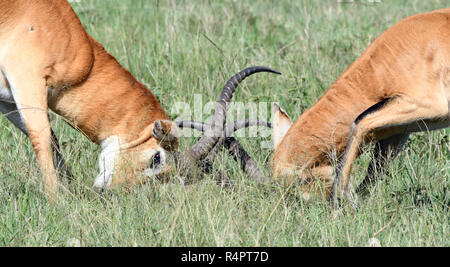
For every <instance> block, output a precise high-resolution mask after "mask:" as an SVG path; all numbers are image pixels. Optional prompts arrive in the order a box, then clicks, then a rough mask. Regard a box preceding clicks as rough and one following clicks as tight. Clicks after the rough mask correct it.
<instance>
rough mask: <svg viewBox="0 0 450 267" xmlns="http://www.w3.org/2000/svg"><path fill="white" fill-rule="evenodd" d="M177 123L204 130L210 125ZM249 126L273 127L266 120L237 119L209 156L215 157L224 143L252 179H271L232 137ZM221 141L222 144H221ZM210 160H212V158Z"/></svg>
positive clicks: (259, 180) (180, 125) (187, 122)
mask: <svg viewBox="0 0 450 267" xmlns="http://www.w3.org/2000/svg"><path fill="white" fill-rule="evenodd" d="M175 123H176V124H177V126H178V127H187V128H193V129H195V130H198V131H204V130H205V129H208V127H209V124H207V123H203V122H198V121H178V122H175ZM248 126H266V127H269V128H272V124H271V123H269V122H265V121H259V120H248V119H247V120H242V121H235V122H234V123H232V124H229V125H227V129H226V138H224V139H223V140H222V141H218V143H217V144H216V146H215V147H214V148H213V150H212V151H211V152H210V155H208V157H210V156H211V157H214V156H215V154H217V151H214V150H218V149H219V148H218V146H217V145H219V146H221V145H223V146H224V147H225V148H226V149H227V150H228V152H229V153H230V155H231V156H232V157H233V158H234V160H235V161H237V162H239V163H240V164H241V167H242V170H243V171H244V172H245V173H246V174H247V175H248V176H249V177H250V179H252V180H253V181H255V182H267V181H270V179H269V178H268V177H267V176H265V175H264V174H263V173H262V172H261V170H260V169H259V168H258V165H257V164H256V162H255V161H254V160H253V159H252V158H251V157H250V155H249V154H248V153H247V151H245V149H244V148H243V147H242V145H241V144H240V143H239V142H238V141H237V140H236V139H235V138H234V137H231V135H232V134H233V132H234V131H237V130H239V129H242V128H245V127H248ZM219 142H220V143H221V144H219ZM209 160H210V161H211V159H209Z"/></svg>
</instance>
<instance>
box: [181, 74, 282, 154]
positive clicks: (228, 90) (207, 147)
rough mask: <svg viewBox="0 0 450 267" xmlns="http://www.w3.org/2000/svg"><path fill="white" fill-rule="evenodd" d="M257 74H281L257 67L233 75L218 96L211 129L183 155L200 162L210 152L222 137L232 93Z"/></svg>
mask: <svg viewBox="0 0 450 267" xmlns="http://www.w3.org/2000/svg"><path fill="white" fill-rule="evenodd" d="M258 72H271V73H276V74H281V73H280V72H278V71H276V70H273V69H271V68H268V67H262V66H257V67H250V68H246V69H244V70H242V71H240V72H239V73H237V74H236V75H234V76H233V77H232V78H231V79H230V80H228V82H227V83H226V84H225V86H224V87H223V89H222V93H221V94H220V97H219V100H218V101H217V103H216V108H215V111H214V115H213V117H212V124H211V127H209V128H208V129H206V131H205V134H204V135H203V136H202V138H200V140H199V141H198V142H197V143H196V144H195V145H193V146H192V147H191V148H190V149H188V150H187V151H186V152H185V154H188V155H189V156H190V157H192V159H194V160H201V159H202V158H203V157H204V156H206V155H207V154H208V153H209V151H211V149H212V148H213V147H214V145H215V144H216V143H217V141H218V140H219V138H220V137H222V136H223V130H224V125H225V120H226V112H227V109H228V105H227V104H228V103H229V102H230V100H231V98H232V97H233V93H234V91H235V90H236V88H237V86H238V85H239V83H241V82H242V81H243V80H244V79H245V78H247V77H248V76H250V75H252V74H255V73H258Z"/></svg>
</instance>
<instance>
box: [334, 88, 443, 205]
mask: <svg viewBox="0 0 450 267" xmlns="http://www.w3.org/2000/svg"><path fill="white" fill-rule="evenodd" d="M425 100H426V102H425V101H423V102H421V101H422V99H421V98H417V99H414V98H411V97H408V96H406V95H399V96H396V97H393V98H390V99H386V100H383V101H381V102H380V103H377V104H376V105H374V106H372V107H371V108H369V109H368V110H366V111H365V112H363V113H362V114H361V115H360V116H358V118H357V119H356V120H355V122H354V123H353V124H352V127H351V130H350V134H349V139H348V143H347V147H346V150H345V152H344V156H343V158H342V160H341V162H340V163H339V164H338V166H337V169H336V174H335V177H336V178H335V180H334V182H333V187H332V189H331V203H332V205H333V207H334V208H337V207H338V205H337V203H336V195H337V192H336V191H337V190H339V191H341V190H343V192H344V194H345V197H346V198H351V196H350V195H349V190H348V183H349V178H350V172H351V167H352V164H353V162H354V161H355V159H356V157H357V155H358V152H359V147H360V145H361V143H362V141H363V140H364V139H365V138H367V137H368V135H369V134H374V136H377V131H380V132H381V131H382V132H383V133H384V135H386V134H387V133H389V130H390V129H392V130H393V131H392V132H393V133H392V135H395V134H399V133H398V132H397V131H398V129H402V128H403V129H405V125H410V124H414V123H416V122H419V121H433V120H438V119H440V118H443V119H445V118H447V117H448V112H449V111H448V104H447V99H446V97H445V96H443V95H440V94H436V95H435V99H425ZM424 102H425V103H424ZM392 135H391V136H392ZM386 137H388V136H386ZM386 137H385V138H386ZM341 180H342V184H341Z"/></svg>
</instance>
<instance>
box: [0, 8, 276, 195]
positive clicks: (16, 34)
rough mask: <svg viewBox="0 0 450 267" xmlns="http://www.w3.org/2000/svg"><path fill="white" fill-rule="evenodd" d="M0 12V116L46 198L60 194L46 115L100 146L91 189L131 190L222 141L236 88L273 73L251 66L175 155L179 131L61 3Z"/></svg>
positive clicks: (229, 84)
mask: <svg viewBox="0 0 450 267" xmlns="http://www.w3.org/2000/svg"><path fill="white" fill-rule="evenodd" d="M0 10H1V12H0V40H2V42H1V44H0V72H1V75H0V111H1V112H2V113H4V114H5V115H6V116H7V118H8V119H9V120H10V121H11V122H12V123H13V124H14V125H15V126H16V127H18V128H19V129H20V130H22V132H24V133H25V134H27V135H28V137H29V139H30V141H31V144H32V147H33V149H34V152H35V154H36V157H37V160H38V163H39V166H40V170H41V172H42V175H43V178H44V180H45V188H46V195H47V197H48V198H49V199H50V200H51V199H53V197H54V196H55V193H57V191H58V181H57V173H56V168H55V163H54V162H53V156H52V151H54V153H53V154H55V158H56V160H55V162H57V164H56V165H57V167H58V166H61V168H64V165H65V163H64V160H63V158H62V156H61V154H60V152H59V151H58V146H57V140H56V138H55V137H54V136H53V137H52V130H51V126H50V121H49V116H48V109H51V110H52V111H54V112H55V113H56V114H58V115H60V116H62V117H63V118H65V120H66V121H67V122H69V123H70V124H71V125H72V126H73V127H74V128H76V129H78V130H80V131H81V132H83V133H84V134H85V135H86V136H87V137H88V138H89V139H90V140H91V141H92V142H95V143H97V144H99V145H100V146H101V153H100V156H99V174H98V176H97V177H96V178H95V182H94V187H95V188H101V189H103V188H108V187H112V186H116V185H120V184H126V185H127V186H130V185H134V184H140V183H142V182H144V181H145V178H146V177H159V176H164V175H167V174H170V173H171V172H172V170H174V169H175V168H177V167H179V168H184V167H186V166H189V165H190V164H193V165H196V164H198V162H199V161H201V160H203V158H205V156H206V155H207V154H208V153H209V152H210V150H211V149H212V148H213V147H214V146H215V144H216V142H217V140H218V139H219V138H220V136H221V133H222V131H223V129H224V127H225V118H226V108H227V107H226V106H227V105H226V104H227V103H228V102H229V101H230V100H231V98H232V95H233V93H234V90H235V89H236V87H237V85H238V84H239V83H240V82H241V81H242V80H244V79H245V78H246V77H248V76H250V75H252V74H254V73H257V72H275V73H276V71H274V70H272V69H270V68H266V67H253V68H248V69H245V70H244V71H241V72H239V73H238V74H236V76H233V78H232V79H231V80H230V81H229V82H227V84H226V86H225V87H224V90H223V91H222V94H221V96H220V98H219V101H218V102H217V106H216V110H215V113H214V116H213V121H214V123H213V125H211V127H209V128H208V130H207V131H206V133H205V135H204V136H203V137H202V138H201V139H200V140H199V141H198V142H197V143H196V144H194V145H193V146H192V147H191V148H189V149H188V150H187V151H184V152H177V148H178V142H179V136H178V127H177V125H176V124H175V123H174V122H173V121H171V120H170V119H169V117H168V115H167V114H166V112H165V111H164V109H163V108H162V106H161V104H160V103H159V102H158V100H157V99H156V97H155V96H154V95H153V94H152V93H151V92H150V91H149V90H148V89H147V88H146V87H145V86H144V85H143V84H142V83H140V82H138V81H137V80H136V79H135V78H134V77H133V76H132V75H131V74H130V73H129V72H128V71H127V70H126V69H124V68H123V67H122V66H121V65H120V64H119V63H118V62H117V60H116V59H115V58H114V57H113V56H112V55H110V54H109V53H108V52H107V51H106V50H105V49H104V48H103V46H102V45H101V44H100V43H98V42H97V41H96V40H95V39H94V38H93V37H92V36H90V35H89V34H88V33H87V32H86V31H85V29H84V28H83V26H82V24H81V22H80V20H79V18H78V17H77V15H76V14H75V12H74V11H73V9H72V7H71V6H70V4H69V3H68V2H67V1H66V0H53V1H51V0H0ZM52 140H53V142H52ZM52 144H53V145H52ZM237 145H238V147H239V144H237ZM186 168H187V167H186Z"/></svg>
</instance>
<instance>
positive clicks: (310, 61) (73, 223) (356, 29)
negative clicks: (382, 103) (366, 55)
mask: <svg viewBox="0 0 450 267" xmlns="http://www.w3.org/2000/svg"><path fill="white" fill-rule="evenodd" d="M72 6H73V7H74V9H75V11H76V12H77V14H78V15H79V17H80V19H81V21H82V23H83V25H84V26H85V28H86V30H87V31H88V32H89V33H90V34H91V35H93V36H94V37H95V38H96V39H97V40H98V41H99V42H101V43H102V44H103V45H104V46H105V47H106V49H107V50H108V51H109V52H110V53H111V54H113V55H114V56H115V57H116V58H117V59H118V61H119V62H120V63H121V64H122V65H123V66H124V67H125V68H127V69H129V70H130V71H131V72H132V73H133V74H134V75H135V76H136V77H137V79H138V80H140V81H142V82H143V83H144V84H146V85H147V86H148V88H149V89H150V90H151V91H152V92H153V93H154V94H155V95H156V96H157V97H158V99H159V101H160V102H161V103H162V105H163V106H164V108H165V109H166V110H167V111H168V112H169V114H170V115H171V116H172V117H173V118H174V117H176V116H177V115H178V114H175V112H176V111H174V110H173V108H172V107H173V105H174V103H176V102H186V103H188V104H189V105H191V106H193V105H194V102H193V101H194V97H193V95H194V94H201V95H202V96H203V102H207V101H212V100H215V99H216V98H217V97H218V95H219V92H220V90H221V88H222V86H223V84H224V83H225V82H226V80H227V79H228V78H229V77H231V75H233V74H234V73H236V72H237V71H239V70H241V69H243V68H245V67H247V66H251V65H267V66H271V67H273V68H275V69H277V70H279V71H281V72H282V73H283V75H282V76H275V75H269V74H257V75H255V76H254V77H251V78H249V79H248V80H246V81H245V82H244V83H243V84H242V85H241V86H240V87H239V88H238V91H237V93H236V94H235V98H234V101H242V102H247V101H253V102H255V103H258V102H268V103H270V102H276V101H278V102H280V103H281V105H282V106H283V107H284V108H285V109H286V110H287V112H288V113H289V114H290V115H291V117H293V118H297V117H298V116H299V115H300V114H301V113H302V112H303V111H304V110H305V109H306V108H308V107H310V106H311V105H312V104H314V103H315V101H316V100H317V99H318V98H319V97H320V96H321V95H322V93H323V92H324V91H325V90H326V89H327V88H328V86H330V85H331V83H332V82H333V81H334V80H335V79H336V78H337V77H338V76H339V75H340V73H342V72H343V71H344V70H345V69H346V68H347V67H348V66H349V65H350V64H351V63H352V62H353V61H354V60H355V59H356V58H357V57H358V56H359V55H360V54H361V53H362V52H363V51H364V49H365V48H366V47H367V46H368V45H369V44H370V42H371V41H372V40H373V39H374V38H375V37H377V36H378V35H379V34H381V33H382V32H383V31H384V30H386V29H387V28H389V27H390V26H392V25H393V24H394V23H396V22H397V21H399V20H401V19H402V18H404V17H406V16H408V15H412V14H415V13H421V12H426V11H431V10H434V9H439V8H444V7H448V6H450V2H449V1H448V0H447V1H444V0H442V1H437V0H434V1H422V0H411V1H387V0H381V1H380V2H379V3H369V1H365V0H361V1H354V3H337V1H334V0H333V1H331V0H330V1H313V0H310V1H309V0H306V1H295V0H292V1H289V0H286V1H268V0H267V1H266V0H258V1H231V0H230V1H203V0H198V1H175V0H164V1H158V0H147V1H144V0H80V1H78V2H76V3H72ZM52 125H53V128H54V129H55V131H56V134H57V136H58V138H59V140H60V142H61V143H62V144H63V154H64V156H65V158H66V159H67V161H68V164H69V165H70V167H71V169H72V171H73V173H74V175H75V177H76V181H74V182H73V183H71V184H70V185H67V186H66V189H67V190H64V191H63V192H62V194H61V199H60V200H59V201H58V202H57V203H56V204H54V205H48V204H47V202H46V200H45V197H44V195H43V193H42V192H43V189H44V187H43V182H42V178H41V176H40V173H39V167H38V164H37V162H36V157H35V155H34V153H33V151H32V149H31V145H30V142H29V141H28V140H27V138H26V137H25V136H24V135H23V134H22V133H21V132H19V130H17V129H15V128H14V127H13V126H12V125H11V124H10V123H9V122H8V121H7V120H6V119H5V118H4V117H1V116H0V245H1V246H65V245H67V244H68V243H71V240H78V241H79V242H80V245H82V246H365V245H367V243H368V240H369V239H370V238H372V237H376V238H377V239H378V240H379V241H380V243H381V245H382V246H450V238H449V237H450V229H449V204H450V193H449V191H448V188H449V185H450V143H449V137H450V131H449V130H442V131H438V132H433V133H422V134H415V135H413V136H412V137H411V138H410V140H409V141H408V143H407V145H406V149H405V151H404V152H403V153H402V154H401V155H400V157H399V158H398V159H396V160H395V161H393V162H392V164H391V165H390V168H389V173H388V174H387V175H386V177H385V179H384V180H383V181H382V182H380V183H378V184H377V185H376V186H374V187H373V188H372V189H371V192H370V194H369V195H368V196H367V197H364V198H362V199H360V201H361V208H360V210H359V211H352V210H348V211H347V212H346V213H345V214H344V215H341V216H339V217H338V218H337V219H335V220H333V216H332V213H331V210H330V207H329V205H328V203H326V202H320V201H318V202H312V203H303V202H302V200H301V199H300V193H299V192H297V191H296V190H295V189H293V190H292V189H291V190H287V189H286V188H285V187H282V186H279V185H257V184H254V183H252V182H251V181H249V180H248V178H247V177H246V176H245V175H244V174H243V173H242V172H241V171H240V169H239V166H238V165H237V164H236V163H235V162H234V161H233V160H232V159H231V158H230V157H229V156H228V155H226V154H223V155H221V158H220V160H219V163H218V165H219V166H218V167H221V168H224V169H225V170H226V172H227V173H229V175H230V177H231V180H232V182H233V183H234V184H235V186H234V187H233V188H232V189H222V188H221V187H219V186H217V185H216V182H215V178H214V177H206V178H205V179H203V180H202V181H199V182H196V183H194V184H192V185H188V186H186V187H183V186H182V185H181V184H180V183H179V182H178V180H175V179H174V181H171V182H168V183H164V184H162V183H158V182H150V183H148V184H146V185H144V186H141V187H136V188H133V189H132V191H131V192H129V193H126V192H111V193H108V194H106V195H105V196H100V195H98V194H96V193H95V192H93V190H92V184H93V181H94V178H95V176H96V175H97V171H98V169H97V168H98V167H97V157H98V155H99V152H100V150H99V147H98V146H97V145H95V144H93V143H91V142H90V141H89V140H88V139H87V138H85V137H84V136H83V135H82V134H80V133H79V132H77V131H75V130H73V129H72V128H70V127H69V126H67V125H66V124H65V123H64V122H63V121H62V120H61V119H60V118H58V117H56V116H53V120H52ZM239 140H240V141H241V143H242V144H243V145H244V147H245V148H246V149H247V151H248V152H249V153H250V154H251V155H252V156H253V157H254V159H255V161H256V162H258V164H259V165H260V166H262V168H263V170H264V172H265V173H267V174H269V173H270V170H269V168H268V162H269V161H270V158H271V155H272V153H273V151H272V150H270V149H265V150H262V152H261V151H260V149H259V144H260V142H262V141H269V140H270V137H268V138H239ZM194 141H195V138H183V139H182V140H181V149H184V148H186V147H188V146H189V145H190V144H192V143H193V142H194ZM369 160H370V153H369V150H368V152H366V153H364V154H363V155H362V156H361V157H360V158H359V159H358V160H357V162H356V164H355V166H354V169H353V172H352V182H353V183H354V184H355V185H357V184H358V183H359V182H360V181H361V179H362V177H363V175H364V174H365V170H366V168H367V165H368V162H369Z"/></svg>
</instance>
